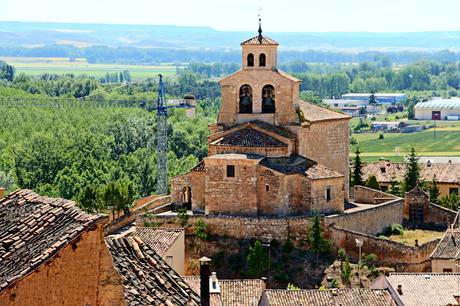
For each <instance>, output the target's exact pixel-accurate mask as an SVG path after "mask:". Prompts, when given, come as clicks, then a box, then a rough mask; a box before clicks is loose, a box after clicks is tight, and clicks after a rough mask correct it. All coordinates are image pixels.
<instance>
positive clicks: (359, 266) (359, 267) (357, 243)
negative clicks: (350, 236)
mask: <svg viewBox="0 0 460 306" xmlns="http://www.w3.org/2000/svg"><path fill="white" fill-rule="evenodd" d="M355 242H356V246H357V247H358V254H359V255H358V279H359V284H360V285H361V248H362V247H363V240H362V239H355Z"/></svg>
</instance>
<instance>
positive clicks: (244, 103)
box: [240, 96, 251, 106]
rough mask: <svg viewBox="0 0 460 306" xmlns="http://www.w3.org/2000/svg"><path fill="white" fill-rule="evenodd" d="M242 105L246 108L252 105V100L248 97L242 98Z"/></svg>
mask: <svg viewBox="0 0 460 306" xmlns="http://www.w3.org/2000/svg"><path fill="white" fill-rule="evenodd" d="M240 103H241V105H244V106H248V105H251V98H249V97H248V96H244V97H241V99H240Z"/></svg>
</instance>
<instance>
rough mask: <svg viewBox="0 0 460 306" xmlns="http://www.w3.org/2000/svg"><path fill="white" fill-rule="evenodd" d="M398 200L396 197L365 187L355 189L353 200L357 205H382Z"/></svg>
mask: <svg viewBox="0 0 460 306" xmlns="http://www.w3.org/2000/svg"><path fill="white" fill-rule="evenodd" d="M397 198H398V197H396V196H394V195H391V194H388V193H385V192H382V191H379V190H375V189H371V188H368V187H364V186H355V187H354V188H353V200H354V202H356V203H361V204H381V203H384V202H388V201H391V200H394V199H397Z"/></svg>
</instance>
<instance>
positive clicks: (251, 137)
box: [211, 127, 286, 148]
mask: <svg viewBox="0 0 460 306" xmlns="http://www.w3.org/2000/svg"><path fill="white" fill-rule="evenodd" d="M211 144H213V145H217V146H234V147H261V148H270V147H271V148H273V147H276V148H278V147H286V144H284V143H283V142H281V141H279V140H277V139H275V138H273V137H271V136H269V135H267V134H264V133H262V132H260V131H257V130H255V129H253V128H250V127H247V128H244V129H241V130H237V131H235V132H233V133H231V134H228V135H226V136H224V137H222V138H220V139H217V140H215V141H213V142H212V143H211Z"/></svg>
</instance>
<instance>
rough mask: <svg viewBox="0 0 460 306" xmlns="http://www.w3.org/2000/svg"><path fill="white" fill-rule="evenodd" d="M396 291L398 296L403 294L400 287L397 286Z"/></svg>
mask: <svg viewBox="0 0 460 306" xmlns="http://www.w3.org/2000/svg"><path fill="white" fill-rule="evenodd" d="M397 291H398V294H399V295H403V292H402V285H398V289H397Z"/></svg>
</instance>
